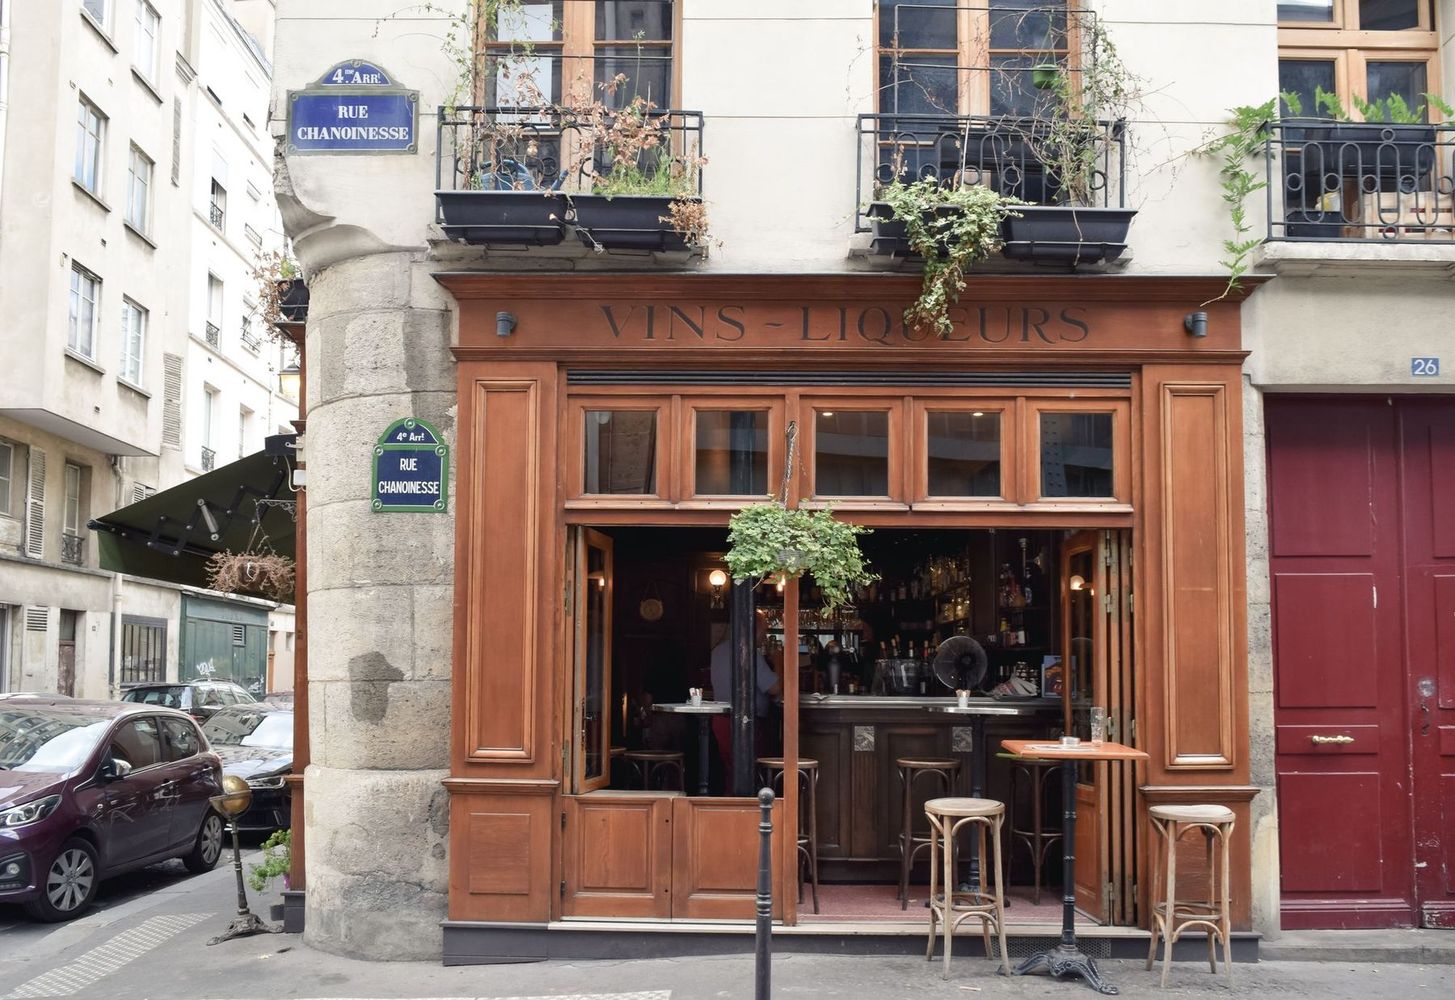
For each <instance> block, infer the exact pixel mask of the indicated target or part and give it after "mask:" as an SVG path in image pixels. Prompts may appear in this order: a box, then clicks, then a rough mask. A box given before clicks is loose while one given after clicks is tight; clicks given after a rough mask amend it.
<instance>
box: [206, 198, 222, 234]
mask: <svg viewBox="0 0 1455 1000" xmlns="http://www.w3.org/2000/svg"><path fill="white" fill-rule="evenodd" d="M207 217H208V219H209V220H211V222H212V225H213V227H214V228H216V229H221V228H222V220H223V211H222V206H221V205H219V204H218V203H217V202H215V201H214V202H213V203H212V204H211V205H210V206H208V212H207Z"/></svg>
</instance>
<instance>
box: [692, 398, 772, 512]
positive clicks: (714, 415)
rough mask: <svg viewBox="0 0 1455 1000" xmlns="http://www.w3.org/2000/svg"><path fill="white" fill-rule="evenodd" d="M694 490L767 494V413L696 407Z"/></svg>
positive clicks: (717, 493) (715, 494)
mask: <svg viewBox="0 0 1455 1000" xmlns="http://www.w3.org/2000/svg"><path fill="white" fill-rule="evenodd" d="M695 461H696V478H695V480H694V482H695V484H696V491H697V492H698V493H701V494H707V495H710V496H765V495H767V493H768V414H767V413H766V412H765V411H762V410H698V411H697V440H696V459H695Z"/></svg>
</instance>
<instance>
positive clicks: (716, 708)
mask: <svg viewBox="0 0 1455 1000" xmlns="http://www.w3.org/2000/svg"><path fill="white" fill-rule="evenodd" d="M732 710H733V706H732V705H731V704H729V703H728V702H725V701H704V702H701V703H700V704H697V705H694V704H692V703H691V702H690V701H677V702H657V703H656V704H655V705H653V706H652V711H654V712H672V713H675V714H678V715H694V716H696V717H697V794H698V795H706V794H707V773H708V759H707V730H708V725H707V720H708V718H709V717H710V716H713V715H726V714H727V713H728V712H731V711H732Z"/></svg>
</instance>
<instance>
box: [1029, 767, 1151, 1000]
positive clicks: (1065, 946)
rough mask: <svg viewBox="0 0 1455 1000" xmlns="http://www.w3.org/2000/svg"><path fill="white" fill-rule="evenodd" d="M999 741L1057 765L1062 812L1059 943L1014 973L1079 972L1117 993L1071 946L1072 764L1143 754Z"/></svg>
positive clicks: (1073, 940)
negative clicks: (1058, 767) (1059, 765)
mask: <svg viewBox="0 0 1455 1000" xmlns="http://www.w3.org/2000/svg"><path fill="white" fill-rule="evenodd" d="M1000 745H1001V746H1002V747H1004V748H1005V750H1006V751H1007V752H1008V753H1011V754H1014V755H1015V756H1017V757H1025V758H1030V759H1034V760H1054V761H1059V762H1060V764H1061V803H1062V809H1063V813H1064V821H1063V828H1062V829H1063V835H1062V840H1061V846H1062V855H1063V859H1064V860H1063V861H1062V867H1061V881H1062V886H1061V941H1060V943H1059V944H1057V945H1056V947H1054V948H1051V949H1049V950H1047V951H1038V952H1036V953H1035V954H1034V955H1032V956H1031V957H1030V958H1028V959H1026V960H1025V961H1023V962H1022V963H1021V964H1020V965H1018V966H1016V968H1015V974H1016V975H1017V976H1024V975H1026V974H1027V973H1030V972H1038V971H1040V970H1041V969H1045V970H1046V971H1047V972H1049V973H1050V974H1051V975H1052V977H1054V978H1056V979H1061V978H1063V977H1065V976H1080V977H1081V978H1082V979H1084V980H1086V983H1087V985H1089V986H1090V987H1091V988H1092V989H1094V990H1096V991H1097V992H1098V993H1105V994H1108V995H1116V994H1117V993H1120V992H1121V991H1120V990H1118V989H1117V988H1116V987H1115V986H1113V985H1111V984H1110V983H1108V982H1107V981H1106V980H1104V979H1102V978H1101V973H1100V972H1098V971H1097V969H1096V962H1094V961H1093V960H1092V958H1091V956H1090V955H1087V954H1084V953H1083V952H1082V951H1081V949H1080V948H1078V947H1076V765H1077V764H1078V763H1079V762H1082V761H1091V762H1095V761H1102V760H1105V761H1119V760H1125V761H1133V762H1135V761H1139V760H1146V759H1147V754H1146V753H1145V752H1143V751H1141V750H1137V749H1135V748H1133V747H1129V746H1123V745H1122V744H1120V743H1090V742H1088V741H1086V740H1083V741H1081V742H1080V743H1078V744H1077V745H1076V746H1072V747H1067V746H1062V745H1061V744H1060V743H1059V742H1052V741H1048V740H1001V741H1000Z"/></svg>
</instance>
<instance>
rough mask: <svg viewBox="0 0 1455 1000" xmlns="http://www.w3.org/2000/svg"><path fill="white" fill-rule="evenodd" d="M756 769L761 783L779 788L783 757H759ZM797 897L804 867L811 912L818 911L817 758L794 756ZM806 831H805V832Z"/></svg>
mask: <svg viewBox="0 0 1455 1000" xmlns="http://www.w3.org/2000/svg"><path fill="white" fill-rule="evenodd" d="M758 770H759V771H760V772H761V774H762V776H763V784H765V785H767V786H768V787H769V788H772V789H773V790H774V791H777V792H780V793H781V792H782V790H783V789H782V785H783V758H782V757H759V758H758ZM798 785H799V792H800V794H799V797H798V856H799V865H798V899H799V901H800V902H802V900H803V869H804V866H807V867H808V879H809V884H810V885H811V886H812V887H813V912H814V913H817V912H818V761H816V760H813V759H811V758H807V757H800V758H799V759H798ZM805 831H806V832H805Z"/></svg>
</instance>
